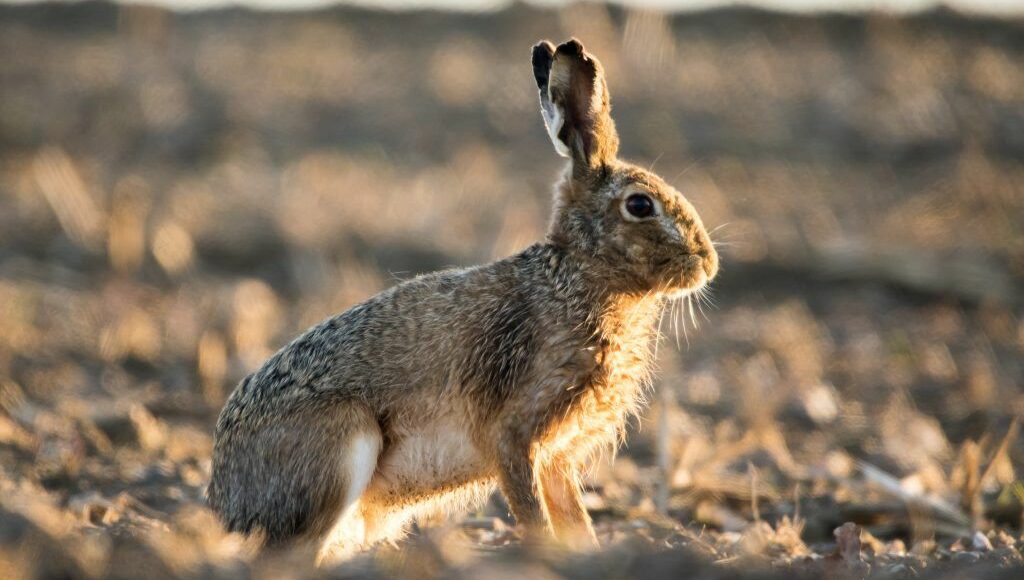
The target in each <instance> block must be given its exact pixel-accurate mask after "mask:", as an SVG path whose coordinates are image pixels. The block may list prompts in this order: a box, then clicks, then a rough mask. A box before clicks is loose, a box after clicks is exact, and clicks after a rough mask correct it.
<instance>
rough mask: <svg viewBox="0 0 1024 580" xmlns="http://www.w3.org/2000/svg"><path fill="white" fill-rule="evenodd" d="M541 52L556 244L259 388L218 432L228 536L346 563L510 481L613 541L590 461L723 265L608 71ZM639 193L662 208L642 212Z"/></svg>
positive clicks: (363, 330)
mask: <svg viewBox="0 0 1024 580" xmlns="http://www.w3.org/2000/svg"><path fill="white" fill-rule="evenodd" d="M533 64H534V72H535V76H536V78H537V83H538V88H539V90H540V97H541V99H540V100H541V108H542V111H543V112H544V119H545V122H546V123H547V124H549V125H553V124H554V125H557V124H558V123H561V125H560V126H552V127H550V129H551V130H550V133H551V134H552V139H553V141H555V145H556V149H558V150H559V152H561V153H562V154H565V155H567V156H568V157H570V158H571V164H570V166H569V169H568V171H567V172H566V175H565V177H564V179H563V181H562V183H561V184H560V185H559V187H558V189H557V192H556V196H555V209H554V213H553V217H552V222H551V226H550V229H549V232H548V237H547V240H546V241H544V242H542V243H538V244H536V245H534V246H531V247H530V248H527V249H526V250H524V251H523V252H521V253H520V254H517V255H515V256H512V257H509V258H506V259H504V260H501V261H498V262H495V263H493V264H488V265H484V266H479V267H475V268H470V269H466V270H453V271H445V272H438V273H435V274H430V275H426V276H421V277H418V278H416V279H413V280H410V281H408V282H405V283H403V284H399V285H397V286H395V287H393V288H391V289H389V290H386V291H384V292H382V293H380V294H378V295H376V296H374V297H372V298H370V299H369V300H367V301H366V302H363V303H362V304H359V305H358V306H355V307H353V308H352V309H350V310H348V311H346V312H344V313H342V314H340V315H338V316H336V317H333V318H331V319H329V320H326V321H324V322H322V323H321V324H319V325H317V326H315V327H313V328H312V329H310V330H308V331H307V332H306V333H305V334H303V335H302V336H300V337H298V338H297V339H295V340H294V341H293V342H292V343H291V344H289V345H287V346H285V347H284V348H283V349H281V350H280V351H279V352H278V353H277V354H275V355H274V356H273V357H272V358H271V359H270V360H268V361H267V362H266V363H265V364H264V365H263V367H262V368H261V369H260V370H259V371H257V372H256V373H254V374H253V375H251V376H250V377H247V378H246V379H245V380H244V381H242V383H241V384H240V385H239V386H238V388H236V389H235V391H234V392H233V393H232V395H231V397H230V399H229V400H228V402H227V404H226V405H225V407H224V410H223V412H222V413H221V416H220V420H219V421H218V424H217V432H216V442H215V448H214V458H213V477H212V480H211V482H210V486H209V490H208V495H209V501H210V505H211V506H212V507H213V508H214V509H215V510H216V511H217V512H218V513H219V514H220V516H221V518H222V520H223V521H224V522H225V524H226V526H227V527H228V529H230V530H233V531H240V532H244V533H248V534H259V535H261V536H262V537H263V539H264V541H265V542H266V543H267V544H268V545H289V544H294V543H296V542H311V543H313V544H314V545H315V546H316V547H317V548H318V549H319V557H320V558H321V559H323V558H329V557H330V558H333V557H340V556H342V555H344V554H345V553H347V552H349V551H351V550H354V549H358V548H361V547H364V546H367V545H370V544H372V543H373V542H376V541H380V540H388V539H393V538H396V537H399V536H401V534H402V533H404V530H405V528H406V525H407V524H408V522H409V521H410V520H411V519H413V518H415V517H425V516H428V515H432V514H434V513H437V512H442V513H444V512H452V511H456V510H459V509H466V508H469V507H472V505H473V504H475V503H477V502H479V501H482V500H483V499H484V498H486V497H487V494H488V493H489V492H490V490H491V489H492V488H493V486H494V485H495V484H497V485H498V486H499V487H500V489H501V490H502V492H503V493H504V495H505V497H506V498H507V500H508V503H509V506H510V507H511V509H512V512H513V514H514V515H515V517H516V519H517V521H518V523H519V524H520V525H521V526H523V527H524V528H525V529H526V531H527V532H528V533H533V534H537V533H541V532H542V531H543V530H545V529H547V530H548V531H550V532H552V533H554V535H555V536H556V537H557V538H558V539H560V540H562V541H563V542H565V543H567V544H570V545H574V546H586V545H593V544H594V543H595V542H596V539H595V537H594V532H593V528H592V526H591V524H590V518H589V516H588V514H587V512H586V510H585V509H584V507H583V503H582V499H581V495H580V486H579V478H580V471H581V470H582V469H584V468H586V466H587V465H588V464H589V462H591V461H592V458H593V457H594V455H595V454H597V453H600V452H601V451H603V450H606V449H610V448H613V447H614V445H616V444H617V442H618V441H619V440H620V439H621V437H622V431H623V426H624V425H625V422H626V419H627V417H628V416H629V415H630V414H633V413H636V412H637V410H638V408H639V406H640V405H641V403H642V402H643V395H644V389H645V386H646V385H647V384H648V382H649V368H650V363H651V346H652V341H653V340H654V335H655V330H656V329H655V325H656V321H657V319H658V317H659V316H660V314H661V312H662V308H663V306H664V303H665V301H666V300H667V299H670V298H672V297H674V296H678V295H680V294H683V293H686V292H689V291H693V290H694V289H696V288H698V287H700V286H702V285H704V284H706V283H707V282H708V281H710V280H711V278H713V277H714V275H715V273H716V272H717V268H718V263H717V256H716V254H715V251H714V248H713V247H712V245H711V243H710V240H709V239H708V236H707V233H706V232H705V230H704V228H703V225H702V224H701V222H700V218H699V217H698V216H697V214H696V212H695V211H694V210H693V208H692V207H691V206H690V205H689V203H688V202H687V201H686V200H685V199H684V198H683V197H682V196H681V195H680V194H679V193H678V192H676V191H675V190H674V189H673V188H672V187H670V186H669V185H667V184H666V183H665V182H664V181H662V180H661V179H660V178H658V177H657V176H655V175H653V174H651V173H650V172H648V171H645V170H643V169H640V168H638V167H636V166H634V165H631V164H628V163H625V162H622V161H620V160H618V159H617V157H616V153H617V150H618V136H617V134H616V132H615V126H614V123H613V122H612V119H611V116H610V111H611V109H610V100H609V96H608V90H607V86H606V83H605V80H604V75H603V72H602V68H601V65H600V63H599V62H598V61H597V60H596V59H595V58H594V57H593V56H591V55H589V54H587V53H586V52H585V51H584V49H583V47H582V45H580V44H579V43H578V42H577V41H575V40H572V41H569V42H567V43H564V44H562V45H561V46H559V47H558V48H557V49H556V48H555V47H554V46H552V45H551V44H550V43H541V44H539V45H537V46H536V47H535V48H534V58H533ZM560 119H561V121H560ZM636 192H644V193H646V194H647V195H648V196H650V197H651V198H652V199H653V200H655V201H656V203H657V204H658V214H657V215H656V216H654V217H652V218H650V219H645V220H636V219H632V218H630V217H629V216H627V215H626V213H625V212H624V210H623V204H624V203H625V202H624V200H625V198H626V197H627V196H628V195H630V194H631V193H636Z"/></svg>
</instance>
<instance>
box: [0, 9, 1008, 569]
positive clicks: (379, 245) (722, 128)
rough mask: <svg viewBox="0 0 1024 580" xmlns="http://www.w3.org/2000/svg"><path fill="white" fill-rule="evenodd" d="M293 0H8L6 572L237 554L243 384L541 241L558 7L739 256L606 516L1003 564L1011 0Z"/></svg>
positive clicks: (671, 361) (605, 497)
mask: <svg viewBox="0 0 1024 580" xmlns="http://www.w3.org/2000/svg"><path fill="white" fill-rule="evenodd" d="M212 4H216V5H217V7H215V8H213V9H209V10H188V11H178V12H176V11H174V10H172V9H171V8H183V7H184V8H193V9H194V8H197V7H202V6H209V5H212ZM253 4H254V5H257V4H258V5H265V4H266V3H265V2H254V3H253ZM273 4H274V5H273V6H272V7H273V8H274V10H273V11H256V10H253V9H251V8H245V7H228V6H225V5H223V4H221V3H214V2H209V3H208V2H205V1H203V2H198V1H192V0H181V1H177V2H175V1H168V2H166V3H164V5H162V6H153V5H117V4H110V3H101V2H75V3H71V4H49V3H14V4H12V3H0V55H2V56H0V467H2V470H0V492H2V493H0V511H2V512H3V518H2V519H3V521H4V522H5V523H4V524H3V525H2V526H0V528H5V529H0V538H2V539H3V542H0V544H3V546H0V548H2V553H3V554H4V556H0V562H6V563H5V564H4V565H5V566H7V568H5V569H7V570H20V571H22V572H24V573H26V574H27V572H25V571H26V570H30V571H35V572H36V573H40V574H43V573H48V572H50V571H52V570H57V571H61V570H66V569H70V570H74V571H75V572H76V573H80V574H83V575H90V574H91V575H100V574H104V573H114V572H117V570H118V569H119V568H118V566H119V565H126V566H127V564H124V563H125V562H129V563H132V564H131V565H132V566H137V565H145V566H146V567H147V569H156V568H159V569H161V570H165V571H166V572H167V574H178V573H183V571H195V570H196V569H201V570H205V571H206V572H209V573H213V572H211V570H212V571H219V572H218V573H220V572H224V573H227V572H232V571H234V572H237V571H238V570H241V569H245V566H248V565H249V564H248V562H250V560H248V559H246V558H247V557H246V556H245V555H244V554H245V553H244V550H242V548H240V547H239V545H238V542H237V541H235V540H233V539H232V538H230V537H227V538H225V537H223V536H222V535H221V534H220V533H219V532H217V531H216V529H217V526H216V523H215V521H214V520H213V519H212V516H210V514H209V513H208V512H206V511H205V510H204V509H203V508H202V507H201V506H202V503H203V499H202V498H203V490H204V487H205V483H206V480H207V477H208V474H209V457H210V450H211V446H212V443H211V434H212V427H213V423H214V421H215V419H216V415H217V412H218V411H219V409H220V407H221V405H222V404H223V402H224V400H225V398H226V396H227V395H228V394H229V393H230V390H231V389H232V388H233V386H234V385H235V384H236V383H237V381H238V380H239V379H240V378H242V377H243V376H245V375H246V374H247V373H249V372H251V371H253V370H254V369H256V368H257V367H258V366H259V365H260V363H261V362H262V361H263V360H264V359H265V358H266V357H267V356H268V355H270V354H271V353H272V352H274V351H275V350H276V349H277V348H279V347H280V346H281V345H283V344H284V343H285V342H287V341H288V340H289V339H290V338H291V337H293V336H294V335H296V334H297V333H299V332H301V331H302V330H303V329H305V328H306V327H308V326H310V325H312V324H314V323H316V322H318V321H319V320H321V319H323V318H325V317H327V316H329V315H331V314H334V313H337V312H340V311H342V310H344V309H346V308H348V307H350V306H352V305H353V304H356V303H358V302H359V301H361V300H363V299H365V298H366V297H368V296H370V295H371V294H373V293H375V292H377V291H379V290H381V289H383V288H386V287H388V286H390V285H392V284H395V283H396V282H398V281H400V280H402V279H406V278H409V277H412V276H414V275H416V274H418V273H422V272H426V271H431V270H435V269H439V268H444V267H449V266H466V265H472V264H477V263H481V262H485V261H490V260H493V259H495V258H499V257H502V256H506V255H508V254H510V253H514V252H516V251H518V250H521V249H523V248H525V247H526V246H528V245H529V244H531V243H532V242H534V241H536V240H539V239H541V237H542V236H543V234H544V231H545V226H546V221H547V217H548V212H549V207H550V197H551V190H552V185H553V183H554V180H555V179H556V177H557V175H558V173H559V170H560V167H561V159H560V158H559V157H557V156H556V155H555V154H554V153H553V151H552V148H551V145H550V142H549V141H548V140H547V137H546V134H545V132H544V129H543V126H542V123H541V120H540V116H539V114H538V110H537V109H538V106H537V102H536V101H537V97H536V87H535V84H534V82H533V79H532V74H531V69H530V66H529V61H528V59H529V49H530V47H531V46H532V45H533V44H534V43H535V42H536V41H537V40H539V39H542V38H550V39H553V40H556V41H557V40H561V39H564V38H566V37H569V36H577V37H579V38H580V39H581V40H582V41H583V42H584V44H585V45H586V46H587V47H588V49H589V50H590V51H591V52H593V53H595V54H596V55H598V57H599V58H600V59H601V60H602V62H603V63H604V65H605V68H606V69H607V75H608V81H609V88H610V91H611V94H612V98H613V104H614V116H615V119H616V121H617V124H618V128H619V132H620V134H621V138H622V155H623V156H624V157H625V158H628V159H631V160H634V161H636V162H638V163H640V164H642V165H645V166H652V167H653V168H654V170H655V171H656V172H658V173H660V174H661V175H662V176H664V177H665V178H666V179H667V180H668V181H669V182H671V183H673V184H674V185H675V186H676V187H677V188H678V189H679V190H680V191H681V192H683V194H684V195H686V196H687V197H688V198H689V199H690V200H691V201H692V202H693V204H694V205H695V206H696V208H697V209H698V211H699V212H700V214H701V216H702V217H703V220H704V223H705V224H706V225H707V226H708V227H709V229H711V230H713V232H714V233H713V234H712V237H713V238H714V239H715V240H716V241H717V242H719V244H720V251H721V253H722V259H723V270H722V274H721V276H720V277H719V279H718V280H717V281H716V282H715V284H714V286H713V290H714V292H713V298H714V302H715V305H714V306H713V307H705V308H704V309H703V312H702V313H701V312H696V313H694V314H692V316H691V313H690V312H683V313H678V312H676V313H673V314H674V316H672V317H670V318H672V320H668V319H666V322H665V325H664V326H663V328H662V331H663V332H664V333H665V334H666V335H667V338H665V339H664V340H663V341H662V342H661V344H660V346H659V350H658V361H659V368H660V371H659V375H658V381H657V384H656V393H655V394H654V395H653V396H652V400H653V401H654V404H653V406H652V409H651V410H650V411H649V412H648V413H646V414H645V417H644V420H643V421H641V422H639V423H638V424H636V425H634V426H633V429H632V433H631V435H630V439H629V443H628V446H627V448H626V449H625V450H624V451H623V452H622V453H620V454H619V457H618V460H617V461H616V462H615V463H614V464H612V463H607V462H606V463H602V465H601V466H599V468H598V469H597V470H595V472H594V474H593V475H592V476H591V477H590V480H589V481H588V494H587V502H588V507H589V508H590V509H591V513H592V514H593V515H594V517H595V519H596V521H597V523H598V529H599V533H600V534H601V537H602V541H604V542H605V543H606V545H616V542H618V541H620V540H622V539H623V538H626V540H629V541H632V540H635V538H636V537H641V538H642V539H643V540H644V541H649V542H650V543H651V544H652V545H654V544H656V545H657V546H660V547H664V546H666V545H667V546H670V547H673V548H674V547H684V548H686V549H687V550H691V549H696V550H697V552H699V553H700V554H703V555H704V556H706V557H707V559H708V560H710V561H720V562H732V561H734V560H737V561H739V560H742V561H743V562H747V561H748V560H747V558H754V557H756V558H755V559H757V558H760V560H758V561H760V562H761V563H764V562H770V563H771V564H772V565H775V566H779V565H785V566H796V565H798V564H799V563H800V562H814V561H817V559H820V558H821V557H822V555H823V554H828V553H832V551H833V550H836V549H839V548H841V544H842V542H840V545H839V547H838V548H837V544H836V541H835V539H836V538H835V537H834V536H833V533H832V531H833V529H834V528H835V527H837V526H839V525H840V524H842V523H843V522H846V521H850V522H853V523H855V524H857V525H858V526H860V527H861V530H862V531H863V533H862V535H861V536H860V537H861V538H862V540H863V542H864V545H865V546H870V550H869V549H868V548H865V553H864V555H862V556H861V557H862V558H868V557H871V558H875V560H872V562H875V565H874V568H873V570H875V571H879V570H889V568H887V567H886V566H888V567H892V566H904V569H903V571H908V570H909V571H911V572H915V573H916V572H918V571H919V570H921V569H923V568H925V567H927V564H928V562H931V561H933V560H935V561H943V562H945V561H950V562H952V561H955V560H957V559H958V558H959V559H960V560H963V561H965V562H966V561H970V562H973V561H974V559H982V560H984V559H985V558H986V556H985V554H989V553H991V554H1001V555H1000V556H999V558H1002V559H1003V560H1005V561H1006V562H1018V561H1019V559H1020V554H1019V547H1020V543H1019V537H1020V523H1021V500H1022V497H1024V484H1022V483H1021V482H1019V481H1018V475H1017V474H1016V472H1015V467H1018V468H1019V466H1020V465H1021V460H1022V459H1024V444H1022V441H1021V439H1020V437H1019V436H1018V434H1017V428H1016V421H1015V418H1016V417H1018V416H1019V415H1020V414H1021V413H1022V412H1024V391H1022V387H1024V19H1022V17H1021V15H1020V14H1021V10H1020V6H1019V5H1015V3H1013V2H987V3H977V2H974V3H968V2H960V3H959V4H956V5H955V6H956V10H954V9H951V8H945V7H941V6H936V5H934V4H932V3H929V2H909V1H908V2H889V3H880V2H849V3H847V4H845V5H844V4H837V5H832V6H831V7H832V8H858V10H857V11H853V12H846V13H840V12H828V13H824V12H819V11H817V10H816V9H819V8H822V6H823V4H822V3H817V4H815V3H814V2H810V1H808V2H802V1H795V0H787V1H785V2H778V3H776V4H769V3H763V4H761V5H759V7H728V6H717V7H714V6H713V7H710V8H709V7H707V5H708V3H707V2H681V3H678V4H672V3H666V2H665V1H663V0H654V1H653V2H652V3H650V4H646V5H644V4H642V3H637V2H633V3H630V5H628V6H619V5H604V4H594V3H586V4H563V3H546V4H543V5H532V4H520V3H511V4H507V3H494V4H491V5H486V6H483V7H481V6H477V5H471V4H469V3H468V2H465V3H463V2H460V1H459V0H437V2H436V3H435V4H432V5H431V7H430V8H428V9H417V10H405V9H403V10H385V9H382V8H385V7H384V6H382V5H381V3H379V2H374V6H373V7H354V6H328V7H321V8H316V9H308V10H286V9H287V8H289V7H292V8H294V6H292V5H290V4H288V3H285V2H277V3H273ZM309 5H310V4H308V3H307V4H305V6H309ZM408 6H409V5H408V4H406V5H405V7H406V8H407V7H408ZM169 7H170V8H169ZM437 7H441V8H445V10H435V8H437ZM865 7H869V8H872V10H862V9H863V8H865ZM484 8H486V9H484ZM676 8H686V9H687V10H686V11H683V12H672V11H666V10H669V9H671V10H674V9H676ZM696 8H700V9H699V10H698V9H696ZM778 8H787V9H792V8H797V9H798V11H797V12H779V11H776V9H778ZM922 8H923V10H922ZM908 10H911V11H908ZM680 314H681V315H680ZM697 326H699V328H697ZM670 327H671V328H670ZM495 518H497V519H495ZM503 521H507V510H504V509H503V506H502V505H501V503H500V499H495V500H494V502H493V505H491V506H490V507H489V508H488V509H487V510H485V511H484V512H481V513H480V514H476V515H475V516H474V517H472V518H470V519H469V520H467V521H466V522H463V524H462V526H461V527H460V528H459V529H460V533H461V534H462V535H463V536H466V537H468V538H469V541H470V544H471V545H475V546H495V545H502V544H504V543H509V542H512V541H513V540H512V539H511V534H510V533H509V532H508V531H507V529H506V528H505V527H504V526H505V525H506V524H504V523H502V522H503ZM467 522H468V523H467ZM702 530H703V531H702ZM698 532H699V533H698ZM975 532H980V533H981V536H982V537H981V539H979V538H978V537H977V535H976V534H975ZM972 534H973V535H972ZM419 535H420V536H424V537H427V536H429V535H430V534H429V533H427V532H423V533H422V534H419ZM965 538H966V540H965ZM872 540H873V541H874V542H875V543H872V542H871V541H872ZM623 541H625V540H623ZM985 542H988V546H987V548H986V547H985V545H984V544H985ZM40 545H41V546H43V548H42V550H44V553H49V554H62V556H60V557H56V556H54V557H52V558H44V559H39V558H38V557H37V556H33V554H36V555H38V554H39V553H40V548H39V547H38V546H40ZM979 545H980V547H978V546H979ZM33 546H35V547H33ZM182 546H185V548H183V547H182ZM901 546H902V547H901ZM186 548H187V549H186ZM446 550H447V548H446V549H445V550H441V551H436V550H435V551H434V552H430V551H428V552H429V553H430V554H433V556H431V557H434V556H436V557H437V558H441V561H442V563H441V564H438V566H441V568H439V569H443V568H444V566H449V565H455V564H459V563H461V562H463V560H460V558H463V557H464V556H459V555H457V553H458V550H456V551H455V552H452V551H450V550H448V551H446ZM1000 550H1002V552H1000ZM1007 550H1008V551H1007ZM840 551H841V550H840ZM435 552H436V553H435ZM687 553H689V552H687ZM961 553H967V554H969V555H974V556H977V558H974V559H972V558H973V556H972V558H968V557H962V558H960V557H959V556H958V554H961ZM453 554H455V555H453ZM978 554H981V555H978ZM841 555H843V556H844V557H845V553H844V554H841ZM446 558H447V559H446ZM879 558H881V560H879ZM886 558H888V559H886ZM1003 560H1000V562H1003ZM139 562H142V563H143V564H138V563H139ZM375 562H377V563H376V564H373V565H379V560H375ZM453 562H454V563H453ZM878 562H881V564H879V563H878ZM922 562H924V564H922ZM460 565H461V564H460ZM808 565H810V564H808ZM197 567H198V568H197ZM239 567H241V568H239ZM555 568H556V569H557V566H556V567H555ZM126 569H127V570H129V571H131V570H132V568H131V567H129V568H126ZM137 569H138V568H135V570H136V571H137ZM717 569H719V568H714V569H712V570H717ZM545 570H547V572H549V573H552V574H554V573H555V572H552V571H551V569H548V568H545ZM225 571H227V572H225ZM563 572H564V570H563ZM560 573H561V572H560Z"/></svg>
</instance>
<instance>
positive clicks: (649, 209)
mask: <svg viewBox="0 0 1024 580" xmlns="http://www.w3.org/2000/svg"><path fill="white" fill-rule="evenodd" d="M626 211H628V212H629V215H631V216H633V217H636V218H646V217H651V216H652V215H654V202H653V201H651V198H649V197H647V196H646V195H644V194H642V193H634V194H633V195H630V196H629V197H627V198H626Z"/></svg>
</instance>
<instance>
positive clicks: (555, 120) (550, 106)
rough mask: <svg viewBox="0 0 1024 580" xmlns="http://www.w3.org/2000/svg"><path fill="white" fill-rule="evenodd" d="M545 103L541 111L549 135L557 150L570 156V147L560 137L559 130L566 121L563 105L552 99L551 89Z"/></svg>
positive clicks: (563, 155) (562, 154)
mask: <svg viewBox="0 0 1024 580" xmlns="http://www.w3.org/2000/svg"><path fill="white" fill-rule="evenodd" d="M544 105H545V106H542V107H541V111H540V112H541V116H542V117H544V126H545V127H547V129H548V137H550V138H551V143H552V144H553V145H554V146H555V151H556V152H557V153H558V154H559V155H561V156H562V157H568V156H569V147H568V146H567V145H566V144H565V143H563V142H562V140H561V139H559V138H558V132H559V131H561V130H562V124H563V123H565V115H564V114H563V113H562V109H561V107H559V106H558V105H556V104H555V103H554V102H552V101H551V94H550V91H549V94H548V95H547V99H546V100H545V102H544Z"/></svg>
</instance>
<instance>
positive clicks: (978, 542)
mask: <svg viewBox="0 0 1024 580" xmlns="http://www.w3.org/2000/svg"><path fill="white" fill-rule="evenodd" d="M971 548H973V549H974V551H975V552H991V551H992V542H991V541H989V539H988V537H987V536H986V535H985V534H983V533H981V532H974V537H973V538H971Z"/></svg>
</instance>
